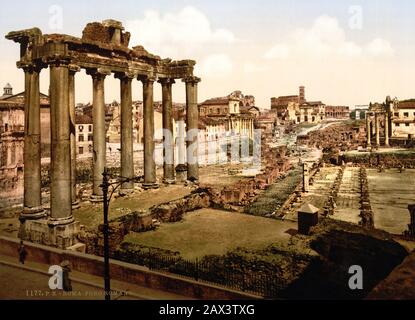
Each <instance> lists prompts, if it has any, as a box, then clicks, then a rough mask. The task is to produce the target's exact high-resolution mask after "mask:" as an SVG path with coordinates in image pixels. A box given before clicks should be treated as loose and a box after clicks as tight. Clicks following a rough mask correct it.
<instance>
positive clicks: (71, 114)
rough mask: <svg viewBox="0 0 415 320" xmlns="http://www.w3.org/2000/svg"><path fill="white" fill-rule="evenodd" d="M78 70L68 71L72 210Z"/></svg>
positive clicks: (74, 198) (74, 176) (74, 68)
mask: <svg viewBox="0 0 415 320" xmlns="http://www.w3.org/2000/svg"><path fill="white" fill-rule="evenodd" d="M77 71H79V68H76V67H73V68H72V69H70V70H69V80H68V82H69V118H70V141H71V185H72V208H77V207H78V204H79V202H78V200H77V196H76V137H75V133H76V129H75V128H76V121H75V74H76V72H77Z"/></svg>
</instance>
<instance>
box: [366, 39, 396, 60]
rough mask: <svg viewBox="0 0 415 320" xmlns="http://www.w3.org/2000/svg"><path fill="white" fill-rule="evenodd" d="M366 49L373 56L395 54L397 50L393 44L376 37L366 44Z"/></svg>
mask: <svg viewBox="0 0 415 320" xmlns="http://www.w3.org/2000/svg"><path fill="white" fill-rule="evenodd" d="M366 51H367V53H368V54H370V55H372V56H393V54H394V53H395V51H394V50H393V48H392V46H391V44H390V43H389V42H388V41H386V40H384V39H381V38H376V39H374V40H373V41H371V42H370V43H369V44H368V45H367V46H366Z"/></svg>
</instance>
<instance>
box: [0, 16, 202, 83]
mask: <svg viewBox="0 0 415 320" xmlns="http://www.w3.org/2000/svg"><path fill="white" fill-rule="evenodd" d="M123 30H124V28H123V27H122V24H121V23H120V22H117V21H113V20H110V21H109V22H108V21H104V22H103V23H98V22H94V23H89V24H88V25H87V26H86V27H85V28H84V30H83V35H82V37H81V38H77V37H73V36H69V35H64V34H46V35H43V34H42V32H41V30H40V29H38V28H32V29H26V30H21V31H13V32H10V33H9V34H7V35H6V38H7V39H9V40H13V41H15V42H17V43H20V46H21V54H20V61H19V63H21V64H31V63H35V64H40V65H42V64H44V65H46V66H47V65H48V64H49V61H53V60H57V59H58V60H59V59H61V58H62V57H64V58H65V59H68V60H69V61H70V63H72V64H76V65H77V66H79V67H80V68H83V69H87V70H88V69H97V70H98V69H101V68H106V69H108V70H110V72H111V73H115V74H119V73H124V72H125V73H128V72H132V73H134V74H136V75H137V76H140V75H141V76H154V77H156V78H157V79H161V78H171V79H184V78H189V77H190V78H191V77H192V76H193V69H194V65H195V64H196V62H195V61H194V60H178V61H172V60H171V59H168V58H167V59H161V58H160V57H159V56H156V55H153V54H151V53H149V52H147V51H146V50H145V49H144V48H143V47H142V46H135V47H133V48H132V49H131V48H129V47H128V44H129V39H130V34H129V33H128V32H124V31H123ZM115 35H116V36H115Z"/></svg>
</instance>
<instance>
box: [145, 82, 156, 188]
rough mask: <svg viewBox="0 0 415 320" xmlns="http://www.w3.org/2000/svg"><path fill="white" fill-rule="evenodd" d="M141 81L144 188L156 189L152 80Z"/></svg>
mask: <svg viewBox="0 0 415 320" xmlns="http://www.w3.org/2000/svg"><path fill="white" fill-rule="evenodd" d="M142 81H143V100H144V101H143V102H144V111H143V116H144V119H143V122H144V184H143V187H144V188H155V187H157V177H156V163H155V159H154V108H153V83H154V79H153V78H145V79H142Z"/></svg>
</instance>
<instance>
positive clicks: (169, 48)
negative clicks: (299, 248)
mask: <svg viewBox="0 0 415 320" xmlns="http://www.w3.org/2000/svg"><path fill="white" fill-rule="evenodd" d="M54 5H58V6H60V7H61V8H62V14H63V20H62V22H63V24H62V29H59V30H52V29H51V28H50V19H51V13H50V12H49V10H50V9H51V7H52V6H54ZM356 6H359V8H360V9H361V13H362V15H361V17H362V20H361V28H357V29H356V28H351V27H350V19H351V18H352V15H353V13H351V12H350V10H351V8H353V7H356ZM414 9H415V2H414V1H410V0H406V1H405V0H400V1H387V0H383V1H375V0H369V1H367V0H366V1H358V0H356V1H348V0H345V1H328V0H319V1H311V0H296V1H265V0H262V1H224V0H222V1H218V0H213V1H184V0H182V1H180V0H179V1H171V0H170V1H159V0H154V1H151V2H150V1H132V0H128V1H123V0H119V1H113V0H112V1H102V0H101V1H86V0H84V1H79V0H75V1H58V0H54V1H36V2H34V1H31V2H28V1H14V2H9V1H8V2H5V1H2V10H1V12H0V33H1V35H2V37H1V39H0V46H1V51H0V55H1V59H0V70H2V72H0V86H3V84H5V83H6V82H12V84H13V86H14V87H15V88H16V90H18V89H22V84H23V80H22V79H23V78H22V74H21V71H19V70H17V69H16V68H15V61H16V60H17V57H18V46H17V45H16V44H14V43H12V42H10V41H7V40H5V39H4V35H5V34H6V33H7V32H8V31H11V30H19V29H24V28H29V27H34V26H37V27H39V28H41V30H42V31H43V32H44V33H55V32H58V33H65V34H71V35H75V36H80V35H81V33H82V29H83V27H84V26H85V24H86V23H87V22H91V21H102V20H104V19H107V18H113V19H116V20H120V21H122V22H123V23H124V25H125V26H126V27H127V26H128V27H130V28H131V29H133V30H131V29H128V31H130V32H131V33H132V35H133V38H132V41H134V42H133V43H130V45H136V44H142V45H144V46H145V47H146V48H147V49H149V51H152V52H153V53H155V54H160V55H162V56H163V57H164V56H171V57H173V58H194V59H196V60H197V61H198V69H196V71H197V72H198V73H199V75H200V76H201V77H202V79H203V81H202V83H201V84H200V100H203V99H205V98H208V97H211V96H221V95H225V94H228V93H229V92H230V91H232V90H236V89H241V90H243V92H245V93H249V94H254V95H255V96H256V98H257V102H258V105H259V106H261V107H268V106H269V98H270V97H271V96H275V95H283V94H292V93H296V91H297V87H298V86H299V85H306V95H307V96H308V97H309V98H310V99H321V100H323V101H324V102H326V103H330V104H348V105H353V104H363V103H368V102H369V101H374V100H380V99H383V98H384V96H386V95H392V96H395V95H397V96H398V97H399V98H408V97H415V92H413V91H414V90H413V89H412V85H411V80H412V79H411V77H410V76H411V75H412V74H413V71H415V64H414V62H413V61H412V60H413V58H412V57H413V56H414V48H415V46H414V37H413V34H414V31H415V19H414V18H413V17H414V16H415V15H414V14H415V10H414ZM192 19H193V20H192ZM183 21H185V22H183ZM147 26H148V27H147ZM189 30H190V31H189ZM191 32H194V34H192V33H191ZM181 33H183V34H184V35H181ZM198 35H201V36H200V38H199V37H198ZM155 39H157V41H156V40H155ZM186 39H189V41H186ZM315 43H317V45H314V44H315ZM79 78H80V79H79V89H78V90H77V91H78V94H77V99H78V100H79V101H82V100H88V99H90V90H89V89H88V85H89V79H88V78H87V77H86V76H85V75H81V76H80V77H79ZM177 87H178V88H180V89H178V90H177V95H176V98H175V100H183V98H184V93H183V90H182V87H181V86H180V85H178V86H177ZM41 88H42V90H43V91H45V90H47V72H44V74H42V87H41ZM87 89H88V90H87ZM106 91H107V93H106V97H107V99H108V100H109V99H111V100H112V99H117V97H118V86H117V83H116V81H115V80H113V79H111V80H108V81H107V85H106ZM228 91H229V92H228ZM134 94H135V95H136V98H140V97H139V95H140V90H138V89H137V90H136V92H135V93H134ZM157 97H159V93H158V92H156V98H157Z"/></svg>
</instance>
